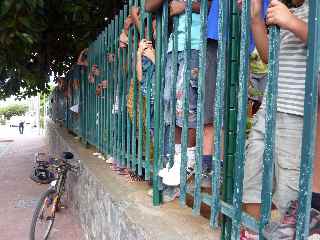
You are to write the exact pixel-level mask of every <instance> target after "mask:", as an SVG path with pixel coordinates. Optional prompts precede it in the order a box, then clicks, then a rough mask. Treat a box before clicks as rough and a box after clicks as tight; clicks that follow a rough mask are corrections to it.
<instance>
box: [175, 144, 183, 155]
mask: <svg viewBox="0 0 320 240" xmlns="http://www.w3.org/2000/svg"><path fill="white" fill-rule="evenodd" d="M174 150H175V153H176V154H179V153H181V144H175V146H174Z"/></svg>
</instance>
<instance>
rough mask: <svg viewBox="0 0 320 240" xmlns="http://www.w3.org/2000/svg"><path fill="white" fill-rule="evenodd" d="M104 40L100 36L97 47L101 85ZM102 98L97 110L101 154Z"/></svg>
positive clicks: (98, 102)
mask: <svg viewBox="0 0 320 240" xmlns="http://www.w3.org/2000/svg"><path fill="white" fill-rule="evenodd" d="M102 39H103V37H102V34H100V35H99V37H98V44H97V45H98V46H97V49H98V52H97V58H98V61H97V62H98V63H97V64H98V67H99V69H100V76H99V77H98V79H99V80H98V83H101V81H102V74H103V70H102V67H103V66H102V61H101V60H102V59H101V52H102ZM101 94H102V92H101ZM101 97H102V95H100V97H99V96H97V108H98V110H97V112H98V124H99V125H98V128H97V129H98V151H99V152H101V139H102V138H101V136H102V130H103V128H102V124H101V123H102V111H101V110H102V109H101V103H102V99H101Z"/></svg>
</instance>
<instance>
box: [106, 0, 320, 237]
mask: <svg viewBox="0 0 320 240" xmlns="http://www.w3.org/2000/svg"><path fill="white" fill-rule="evenodd" d="M242 1H243V0H237V3H238V5H239V9H240V10H241V6H242ZM163 2H164V1H163V0H145V6H144V8H145V9H144V10H145V11H147V12H149V13H151V14H152V24H151V25H152V27H151V29H152V33H149V32H148V28H147V27H146V28H145V29H141V26H142V24H141V21H144V20H142V19H141V17H140V13H141V9H139V8H137V7H132V9H131V14H130V15H129V16H128V17H127V18H126V20H125V24H124V29H123V31H122V33H121V35H120V38H119V41H120V42H119V47H120V48H122V49H123V48H128V46H129V45H131V43H130V42H129V41H131V40H130V39H133V36H130V34H131V31H130V27H131V26H135V28H136V29H137V31H138V32H139V34H138V35H139V36H140V38H139V44H138V48H137V49H136V52H135V53H134V54H133V56H131V58H132V62H133V63H135V64H134V66H133V68H134V71H136V76H137V80H138V81H137V82H138V83H137V88H138V89H137V91H138V92H140V93H141V94H142V96H143V102H136V104H135V106H136V107H137V106H139V104H140V105H141V104H142V105H143V107H142V108H139V109H143V128H144V130H143V131H144V136H145V135H146V134H151V137H152V136H153V135H154V106H155V104H154V101H155V91H156V83H155V82H156V74H155V72H156V66H155V62H156V51H155V42H156V36H157V34H156V21H155V14H154V13H156V12H157V11H158V10H159V9H160V8H161V7H162V5H163ZM208 6H209V9H210V10H209V12H208V22H207V29H208V36H207V37H208V38H207V54H206V56H207V66H206V74H205V83H204V84H205V87H204V110H203V114H204V115H203V116H204V134H203V146H202V147H203V156H202V184H201V187H202V188H203V189H210V188H211V176H212V170H213V169H212V162H213V157H212V156H213V141H214V128H213V121H214V105H215V104H214V100H215V93H216V89H215V86H216V80H217V79H216V76H217V62H218V53H217V52H218V32H219V31H218V30H219V29H218V19H219V16H218V15H219V13H218V10H219V1H218V0H208ZM185 10H186V1H183V0H171V1H169V16H170V18H172V19H174V21H173V22H175V24H176V26H174V28H175V29H176V31H177V35H176V38H174V35H173V33H171V34H170V36H168V37H169V42H168V48H167V51H166V66H165V72H164V90H163V96H162V97H163V100H162V101H161V102H162V103H163V106H162V107H163V108H162V109H163V112H164V125H165V131H164V132H165V135H166V136H168V132H169V128H170V126H171V125H172V123H174V124H175V126H174V127H175V146H174V151H173V153H174V156H173V165H172V164H170V161H169V158H170V157H167V156H170V152H169V150H168V149H169V147H168V146H169V137H164V153H163V154H162V155H163V156H165V157H164V159H163V162H164V165H163V168H162V169H161V170H160V171H159V176H160V177H161V179H162V183H163V185H164V186H165V187H164V189H163V191H162V194H163V201H164V202H169V201H173V200H174V199H176V198H178V197H179V192H180V190H179V185H180V169H181V160H182V156H181V138H182V127H183V120H184V116H183V115H184V101H183V100H184V94H185V93H184V91H185V90H184V80H185V77H186V76H185V74H184V73H185V68H186V67H189V68H190V69H191V77H189V78H188V81H189V92H188V94H189V102H188V107H189V111H188V112H189V114H188V129H189V130H188V149H187V158H188V159H187V160H186V161H187V168H186V175H187V179H188V181H189V180H191V179H192V177H193V175H194V168H195V163H196V157H195V156H196V154H195V151H196V126H197V101H198V78H199V69H200V67H202V66H199V52H200V45H201V42H202V38H201V34H200V32H201V18H200V1H199V0H193V1H192V23H191V58H190V59H189V61H188V63H187V62H185V57H184V55H185V41H186V38H185V37H186V35H185V24H186V17H187V16H186V13H185ZM308 16H309V3H308V0H287V1H280V0H251V42H250V78H249V86H248V88H249V91H248V92H249V96H248V98H249V103H250V104H251V111H250V113H251V114H252V115H253V125H252V128H251V129H250V133H249V135H248V138H247V142H246V155H245V156H246V159H245V167H244V180H243V210H244V211H245V212H247V213H248V214H250V215H252V216H253V217H255V218H256V219H259V218H260V206H261V191H262V175H263V155H264V148H265V146H264V138H265V131H266V130H265V119H266V116H265V115H266V113H265V98H264V92H265V88H266V85H267V73H268V53H269V49H268V48H269V47H268V46H269V39H268V26H272V25H277V26H278V27H280V29H281V31H280V50H279V77H278V98H277V113H276V121H277V124H276V138H275V159H274V186H273V187H274V188H273V204H274V208H276V209H277V210H278V211H279V212H280V214H281V216H282V218H281V220H280V222H277V223H272V224H269V225H268V226H267V227H266V228H265V231H264V235H265V237H266V238H267V239H293V237H294V236H295V235H294V234H295V226H296V216H297V208H298V201H297V199H298V193H299V176H300V164H301V145H302V130H303V117H304V96H305V80H306V66H307V56H308V48H307V40H308ZM146 25H147V24H145V26H146ZM170 29H171V28H170ZM143 36H145V37H143ZM174 49H177V56H176V57H177V69H176V70H177V71H176V76H174V75H173V74H172V72H173V67H175V66H173V63H174V62H175V61H173V60H174V57H175V56H174V55H175V54H174ZM110 59H111V60H110ZM108 60H109V61H115V59H114V57H112V56H111V57H110V56H108ZM186 64H190V66H187V65H186ZM173 77H176V79H173ZM134 84H135V81H133V80H132V81H131V84H130V88H129V93H128V96H127V101H128V104H127V105H128V112H129V116H130V119H131V120H132V118H133V113H132V112H133V111H134V110H133V108H132V105H133V104H132V102H134V101H137V98H134V96H133V95H134V94H133V89H134ZM148 89H150V91H148ZM148 94H150V95H149V96H148ZM147 99H148V101H147ZM115 101H116V102H117V100H115ZM115 105H116V103H115ZM146 105H149V107H150V115H149V116H147V114H146V110H145V109H146ZM113 108H114V109H116V108H117V107H116V106H114V107H113ZM174 113H175V114H174ZM173 116H175V118H174V119H173ZM146 118H150V119H149V120H150V126H148V127H147V126H146V122H147V121H146ZM318 123H320V122H319V121H318ZM318 126H320V124H318ZM171 127H172V126H171ZM318 131H319V130H317V132H318ZM318 137H320V136H317V138H318ZM319 143H320V139H319V140H318V139H317V141H316V145H317V146H316V148H317V150H318V149H320V146H318V144H319ZM151 158H152V156H151ZM221 166H223V162H221ZM113 167H114V169H115V170H117V169H118V168H119V167H118V166H116V164H114V166H113ZM124 171H128V170H123V169H122V170H121V171H120V172H122V173H123V172H124ZM319 175H320V156H316V160H315V167H314V179H315V180H316V179H317V178H318V177H319ZM150 194H152V192H150ZM319 211H320V183H319V181H314V182H313V193H312V208H311V214H310V235H312V234H315V233H318V234H320V212H319ZM250 239H258V235H257V234H256V233H254V232H251V231H249V230H248V229H245V228H243V229H242V231H241V240H250Z"/></svg>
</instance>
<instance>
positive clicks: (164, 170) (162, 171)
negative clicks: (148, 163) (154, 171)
mask: <svg viewBox="0 0 320 240" xmlns="http://www.w3.org/2000/svg"><path fill="white" fill-rule="evenodd" d="M174 150H175V154H174V159H173V161H174V162H176V161H181V144H176V145H175V148H174ZM170 169H171V168H170V163H169V162H168V163H167V164H166V167H165V168H162V169H160V171H159V173H158V176H159V177H161V178H163V177H164V176H165V175H167V174H168V173H169V170H170Z"/></svg>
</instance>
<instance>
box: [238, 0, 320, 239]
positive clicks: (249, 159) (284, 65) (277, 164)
mask: <svg viewBox="0 0 320 240" xmlns="http://www.w3.org/2000/svg"><path fill="white" fill-rule="evenodd" d="M238 3H239V4H240V5H241V4H242V0H238ZM261 7H262V3H261V0H252V1H251V15H252V16H251V18H252V19H251V29H252V32H253V35H254V39H255V43H256V46H257V50H258V52H259V54H260V56H261V59H262V60H263V61H264V62H265V63H267V62H268V37H267V29H266V24H265V22H264V21H263V20H262V19H261V18H260V10H261ZM308 11H309V4H308V0H305V1H304V0H292V1H291V7H290V8H288V7H287V6H286V5H285V4H283V3H282V2H280V1H279V0H271V1H270V5H269V8H268V11H267V17H266V23H267V24H268V25H277V26H279V27H280V28H281V33H280V35H281V36H280V39H281V40H280V52H279V78H278V98H277V113H276V118H277V124H276V139H275V141H276V142H275V161H274V173H275V176H274V177H275V183H274V191H273V202H274V204H275V206H276V207H277V209H278V211H279V212H280V213H281V215H282V216H283V217H282V219H281V221H280V223H277V224H274V223H272V224H270V225H268V226H267V227H266V228H265V231H264V234H265V237H266V238H267V239H293V238H294V234H295V225H296V215H297V207H298V206H297V205H298V201H297V198H298V193H299V175H300V157H301V140H302V129H303V114H304V93H305V78H306V64H307V62H306V59H307V38H308V26H307V21H308ZM264 100H265V99H264ZM265 117H266V116H265V103H264V102H263V104H262V107H261V109H260V110H259V111H258V113H257V114H256V116H255V120H254V125H253V128H252V130H251V132H250V135H249V138H248V140H247V146H246V161H245V168H244V182H243V208H244V210H245V211H246V212H247V213H249V214H250V215H252V216H254V217H255V218H256V219H258V218H259V217H260V205H261V191H262V174H263V152H264V135H265ZM319 226H320V214H319V212H318V211H316V210H314V209H311V214H310V233H311V234H312V233H314V232H320V228H319ZM241 239H242V240H246V239H258V236H257V235H256V234H255V233H252V232H250V231H248V230H245V229H243V230H242V232H241Z"/></svg>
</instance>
